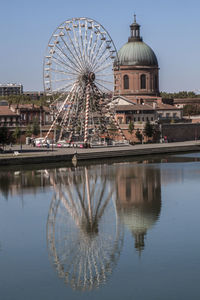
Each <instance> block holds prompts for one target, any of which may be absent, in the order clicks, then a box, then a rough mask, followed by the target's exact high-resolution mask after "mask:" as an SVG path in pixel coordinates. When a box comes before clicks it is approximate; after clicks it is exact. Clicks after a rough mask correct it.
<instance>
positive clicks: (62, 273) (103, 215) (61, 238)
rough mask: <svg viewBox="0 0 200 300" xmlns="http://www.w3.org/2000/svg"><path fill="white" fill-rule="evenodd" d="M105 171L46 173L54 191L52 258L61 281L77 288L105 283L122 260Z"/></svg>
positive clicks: (50, 216) (49, 240)
mask: <svg viewBox="0 0 200 300" xmlns="http://www.w3.org/2000/svg"><path fill="white" fill-rule="evenodd" d="M105 171H106V168H105V167H103V166H99V168H96V167H90V168H87V167H79V168H77V169H76V171H75V172H74V171H73V170H71V169H67V170H66V171H64V170H63V171H62V170H61V169H57V170H55V172H51V173H50V172H49V173H48V171H47V173H48V175H49V179H50V182H51V184H52V186H53V188H54V195H53V198H52V201H51V205H50V209H49V214H48V220H47V244H48V250H49V255H50V258H51V261H52V262H53V265H54V267H55V268H56V270H57V272H58V275H59V277H61V278H63V279H64V280H65V283H66V284H69V285H71V287H72V288H74V289H78V290H91V289H93V288H96V287H98V286H99V285H101V284H103V283H106V281H107V278H108V276H109V275H110V274H111V273H112V270H113V267H114V266H115V264H116V263H117V261H118V258H119V255H120V251H121V248H122V244H123V230H122V226H121V225H120V222H118V221H117V213H116V206H115V201H113V199H112V197H113V195H114V193H115V192H114V186H113V187H112V188H111V185H110V184H109V182H108V180H107V177H106V175H105V174H106V173H105Z"/></svg>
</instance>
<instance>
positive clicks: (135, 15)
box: [134, 14, 136, 23]
mask: <svg viewBox="0 0 200 300" xmlns="http://www.w3.org/2000/svg"><path fill="white" fill-rule="evenodd" d="M134 23H136V14H134Z"/></svg>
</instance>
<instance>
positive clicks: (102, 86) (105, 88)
mask: <svg viewBox="0 0 200 300" xmlns="http://www.w3.org/2000/svg"><path fill="white" fill-rule="evenodd" d="M96 84H97V85H98V86H100V88H98V90H100V91H101V92H103V93H105V90H107V91H108V92H109V93H111V92H112V91H111V90H109V89H108V88H107V87H105V85H102V84H101V83H99V82H96ZM102 88H103V90H102Z"/></svg>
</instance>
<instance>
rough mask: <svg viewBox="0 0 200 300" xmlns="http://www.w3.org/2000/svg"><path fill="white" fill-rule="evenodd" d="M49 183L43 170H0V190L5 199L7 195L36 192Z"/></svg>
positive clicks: (43, 189) (43, 188)
mask: <svg viewBox="0 0 200 300" xmlns="http://www.w3.org/2000/svg"><path fill="white" fill-rule="evenodd" d="M49 185H50V182H49V178H48V177H47V176H46V173H45V171H44V170H23V171H12V170H8V171H1V172H0V192H1V193H2V195H3V196H4V197H5V198H6V199H7V198H8V197H9V195H11V196H15V195H24V194H36V193H37V192H38V191H41V190H42V191H45V188H46V187H48V186H49Z"/></svg>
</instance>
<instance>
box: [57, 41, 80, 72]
mask: <svg viewBox="0 0 200 300" xmlns="http://www.w3.org/2000/svg"><path fill="white" fill-rule="evenodd" d="M61 39H62V41H63V43H64V44H65V46H66V48H67V49H68V51H69V52H70V54H71V56H72V57H73V59H74V61H76V63H77V64H78V66H79V68H80V69H81V71H82V70H83V67H82V65H81V64H80V62H79V61H78V60H77V58H76V57H75V55H74V54H73V52H72V51H71V49H70V48H69V47H68V45H67V44H66V42H65V40H64V38H63V37H62V36H61Z"/></svg>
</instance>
